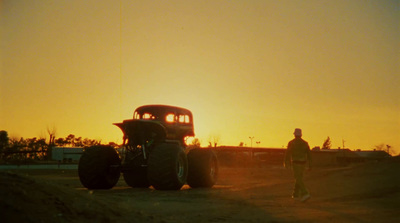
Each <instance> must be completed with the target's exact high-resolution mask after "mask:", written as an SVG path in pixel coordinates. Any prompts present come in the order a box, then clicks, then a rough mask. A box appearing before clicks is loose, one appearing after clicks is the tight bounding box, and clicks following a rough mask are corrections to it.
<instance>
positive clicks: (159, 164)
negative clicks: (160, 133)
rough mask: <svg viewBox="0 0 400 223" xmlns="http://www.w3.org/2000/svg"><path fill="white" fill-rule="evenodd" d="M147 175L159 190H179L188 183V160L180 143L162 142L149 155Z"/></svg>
mask: <svg viewBox="0 0 400 223" xmlns="http://www.w3.org/2000/svg"><path fill="white" fill-rule="evenodd" d="M147 163H148V167H147V177H148V179H149V182H150V184H151V185H152V186H153V187H154V188H155V189H157V190H179V189H181V188H182V186H183V185H184V184H185V183H186V178H187V174H188V162H187V157H186V154H185V152H184V151H183V148H182V147H180V146H179V145H178V144H173V143H162V144H159V145H157V146H155V147H154V148H153V150H152V152H151V154H150V156H149V160H148V162H147Z"/></svg>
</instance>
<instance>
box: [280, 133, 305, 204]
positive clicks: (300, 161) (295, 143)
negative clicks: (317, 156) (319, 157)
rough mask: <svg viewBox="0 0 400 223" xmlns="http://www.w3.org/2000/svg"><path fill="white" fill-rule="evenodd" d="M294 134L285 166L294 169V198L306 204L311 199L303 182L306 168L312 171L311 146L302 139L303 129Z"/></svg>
mask: <svg viewBox="0 0 400 223" xmlns="http://www.w3.org/2000/svg"><path fill="white" fill-rule="evenodd" d="M293 134H294V137H295V138H294V139H293V140H291V141H290V142H289V144H288V147H287V150H286V154H285V162H284V165H285V167H286V168H287V169H288V168H290V167H291V168H292V169H293V175H294V178H295V180H296V182H295V184H294V189H293V195H292V198H293V199H295V200H300V201H302V202H305V201H306V200H308V199H310V197H311V196H310V193H309V192H308V190H307V188H306V186H305V185H304V181H303V174H304V170H305V169H306V166H308V168H309V169H311V153H310V146H309V145H308V142H306V141H304V140H303V139H302V138H301V137H302V131H301V129H295V130H294V133H293Z"/></svg>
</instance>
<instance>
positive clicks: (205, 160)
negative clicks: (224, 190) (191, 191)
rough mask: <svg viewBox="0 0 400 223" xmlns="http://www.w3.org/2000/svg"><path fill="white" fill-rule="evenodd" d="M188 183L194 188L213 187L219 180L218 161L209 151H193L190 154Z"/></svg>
mask: <svg viewBox="0 0 400 223" xmlns="http://www.w3.org/2000/svg"><path fill="white" fill-rule="evenodd" d="M188 164H189V173H188V178H187V183H188V185H189V186H190V187H192V188H198V187H212V186H214V184H215V183H216V182H217V178H218V161H217V156H216V155H215V153H214V152H213V151H211V150H209V149H192V150H190V151H189V153H188Z"/></svg>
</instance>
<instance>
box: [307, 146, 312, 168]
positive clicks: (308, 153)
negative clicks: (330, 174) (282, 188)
mask: <svg viewBox="0 0 400 223" xmlns="http://www.w3.org/2000/svg"><path fill="white" fill-rule="evenodd" d="M307 161H308V169H309V170H311V168H312V158H311V150H310V146H309V145H308V143H307Z"/></svg>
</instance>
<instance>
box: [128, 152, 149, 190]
mask: <svg viewBox="0 0 400 223" xmlns="http://www.w3.org/2000/svg"><path fill="white" fill-rule="evenodd" d="M144 164H145V162H144V158H143V154H141V155H139V156H138V157H134V158H132V154H130V153H129V152H128V154H127V155H126V158H125V163H124V165H123V167H124V170H123V172H122V175H123V176H124V180H125V182H126V184H128V185H129V186H131V187H139V188H147V187H149V186H150V183H149V180H148V179H147V167H146V166H144Z"/></svg>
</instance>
